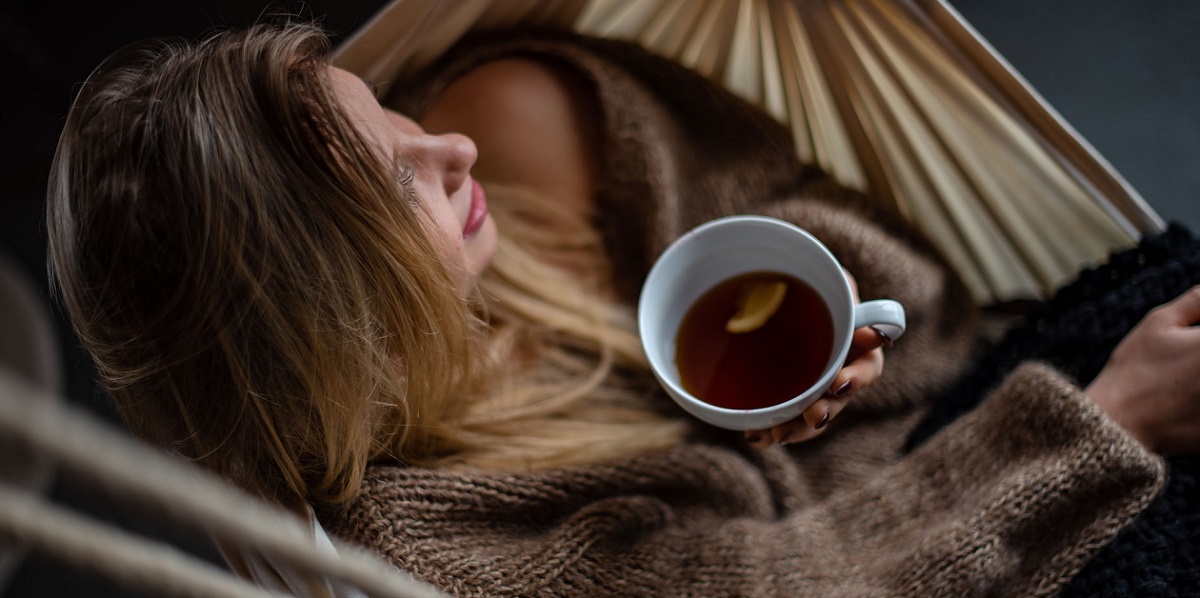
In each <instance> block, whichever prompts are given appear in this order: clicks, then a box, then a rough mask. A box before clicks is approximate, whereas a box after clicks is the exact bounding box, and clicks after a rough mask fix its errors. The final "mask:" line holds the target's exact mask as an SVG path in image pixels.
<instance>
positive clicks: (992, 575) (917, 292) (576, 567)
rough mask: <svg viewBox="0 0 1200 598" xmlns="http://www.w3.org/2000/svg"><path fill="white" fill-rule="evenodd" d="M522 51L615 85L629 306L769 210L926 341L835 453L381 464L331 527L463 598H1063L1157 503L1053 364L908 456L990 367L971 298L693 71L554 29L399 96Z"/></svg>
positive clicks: (1145, 458)
mask: <svg viewBox="0 0 1200 598" xmlns="http://www.w3.org/2000/svg"><path fill="white" fill-rule="evenodd" d="M506 54H523V55H532V56H537V57H541V58H543V59H546V60H555V61H558V62H560V63H562V64H566V65H568V66H570V67H572V68H575V69H577V70H578V72H580V74H581V75H583V76H584V77H585V79H587V80H588V81H591V83H592V85H593V86H594V88H595V91H596V95H597V97H598V98H599V99H600V104H601V107H602V109H603V115H604V125H605V131H606V132H605V138H604V142H603V144H604V145H603V149H604V156H605V164H604V170H603V173H604V176H603V177H602V180H603V182H602V185H601V186H602V189H601V191H602V197H601V202H602V206H601V210H600V212H601V214H604V215H605V216H602V219H604V220H603V221H602V223H601V224H602V228H603V229H604V231H605V233H606V239H607V241H608V243H609V246H610V248H611V253H612V255H613V256H614V264H615V266H616V272H617V274H618V277H619V278H620V279H621V288H622V292H623V296H624V297H625V298H626V299H630V300H631V299H632V298H633V297H635V296H636V290H637V287H638V285H640V283H641V280H642V277H643V276H644V274H645V272H646V269H647V268H648V267H649V264H650V263H651V262H652V260H653V257H654V256H655V255H657V253H658V252H659V251H661V250H662V248H664V247H665V245H666V244H667V243H668V242H669V241H670V240H671V239H673V238H674V237H675V236H676V235H678V234H680V233H681V232H682V231H683V230H686V228H688V227H690V226H692V225H694V224H697V223H699V222H702V221H704V220H707V219H709V218H713V217H716V216H720V215H724V214H729V213H735V212H758V213H766V214H770V215H774V216H777V217H782V218H786V219H789V220H792V221H794V222H797V223H799V224H801V225H802V226H805V227H806V228H809V229H810V230H812V231H814V233H815V234H817V235H818V236H819V237H821V238H822V240H824V241H826V243H828V244H829V245H830V247H831V248H832V249H833V250H834V252H835V253H837V254H838V256H839V258H840V259H842V261H843V263H844V264H845V265H846V266H847V268H848V269H850V270H851V271H852V272H854V273H855V275H856V277H857V278H858V280H859V284H860V288H861V289H862V293H863V296H864V297H875V296H890V297H896V298H899V299H901V301H902V302H903V303H904V304H905V307H906V310H907V311H908V313H909V330H908V332H907V333H906V335H905V337H904V338H903V339H902V341H901V342H900V343H897V346H896V347H895V348H894V349H893V350H891V351H890V352H889V353H888V357H887V360H888V364H887V367H886V369H885V373H884V375H883V377H882V378H881V380H880V381H879V382H878V383H877V384H876V385H875V386H873V387H872V388H871V389H869V390H868V391H867V392H864V393H861V396H856V397H855V399H854V401H853V402H852V403H851V404H852V405H853V406H854V408H853V410H852V411H848V412H847V413H845V414H843V415H842V416H841V417H839V418H838V420H837V421H836V422H834V424H833V426H832V427H831V429H830V430H829V432H828V433H827V434H825V435H823V436H822V437H821V438H819V439H817V440H816V441H813V442H809V443H804V444H801V445H797V446H794V447H789V448H787V449H784V448H779V447H776V448H773V449H771V450H768V451H763V452H759V451H755V450H752V449H750V448H748V447H747V446H745V444H744V443H743V442H742V441H741V440H740V439H739V438H738V435H737V434H734V433H730V432H724V431H720V430H714V429H711V428H707V427H704V426H702V425H700V424H697V425H696V430H697V431H696V434H695V439H694V441H692V442H689V443H687V444H685V445H684V446H681V447H678V448H676V449H674V450H671V451H668V452H665V453H662V454H652V455H644V456H640V457H636V458H630V459H625V460H622V461H619V462H609V463H596V464H594V465H590V466H586V467H578V468H569V469H556V470H550V471H540V472H531V473H530V472H526V473H500V472H451V471H430V470H423V469H419V468H413V467H405V466H402V465H400V464H394V463H392V464H389V463H379V464H375V465H373V466H372V467H371V468H370V469H369V471H368V479H367V482H366V484H365V486H364V488H363V491H362V493H361V495H360V496H359V497H358V498H357V499H356V500H355V501H353V502H352V503H351V504H349V505H347V506H346V507H345V508H343V509H341V510H340V511H338V512H336V513H323V514H321V515H320V516H321V519H322V523H323V524H324V525H325V526H326V528H327V529H329V530H330V531H331V533H333V534H335V535H337V536H340V537H342V538H344V539H347V540H350V541H354V542H357V543H360V544H362V545H364V546H366V547H368V548H370V549H372V550H375V551H377V552H378V553H380V554H381V555H383V556H384V557H385V558H387V559H389V560H390V561H391V562H393V563H395V564H396V566H398V567H400V568H402V569H404V570H406V571H408V572H410V573H412V574H413V575H415V576H417V577H418V578H421V579H424V580H426V581H429V582H430V583H432V584H434V585H436V586H438V587H440V588H442V589H443V590H445V591H447V592H448V593H450V594H453V595H457V596H505V595H510V596H565V595H578V596H769V595H781V596H806V595H814V596H832V597H837V596H854V597H862V596H880V597H882V596H888V597H891V596H922V597H927V596H954V597H955V598H961V597H963V596H1046V595H1051V594H1053V593H1054V592H1056V591H1057V590H1058V589H1059V588H1061V587H1062V586H1063V584H1064V583H1066V581H1067V580H1069V579H1071V577H1072V576H1074V575H1075V573H1077V572H1078V571H1079V569H1080V568H1081V567H1082V566H1083V564H1084V563H1085V562H1086V561H1087V560H1088V559H1089V558H1091V557H1092V556H1093V555H1094V554H1095V553H1096V552H1097V551H1098V550H1100V548H1101V547H1102V546H1104V545H1105V544H1106V543H1107V542H1109V541H1110V540H1111V539H1112V537H1113V536H1114V535H1115V534H1117V533H1118V531H1119V530H1120V529H1122V528H1123V527H1124V526H1126V525H1127V524H1128V523H1129V522H1130V521H1132V520H1133V519H1134V518H1135V517H1136V516H1137V514H1138V513H1139V512H1140V511H1141V510H1142V509H1143V508H1144V507H1145V505H1146V504H1147V503H1148V502H1149V501H1150V500H1151V498H1152V497H1153V496H1154V494H1155V492H1156V491H1157V489H1158V488H1159V487H1160V485H1161V484H1162V478H1163V467H1162V463H1161V461H1160V460H1159V459H1158V458H1157V457H1155V456H1154V455H1151V454H1148V453H1147V452H1146V451H1145V450H1144V449H1143V448H1142V447H1141V446H1140V445H1139V444H1137V443H1136V442H1135V441H1134V440H1133V439H1132V438H1130V437H1129V436H1128V435H1126V434H1125V433H1124V432H1123V431H1122V430H1121V429H1120V428H1118V427H1116V426H1115V425H1114V424H1112V423H1111V422H1110V421H1109V420H1107V419H1106V418H1105V416H1104V415H1103V414H1102V413H1101V412H1100V411H1099V410H1098V409H1097V408H1096V407H1095V406H1094V405H1093V404H1092V403H1091V402H1090V401H1088V400H1087V398H1086V397H1085V396H1083V394H1082V392H1081V391H1080V390H1079V388H1078V387H1077V386H1075V385H1074V384H1073V383H1072V382H1071V381H1070V380H1069V379H1068V378H1067V377H1065V376H1063V375H1062V374H1060V373H1059V372H1058V371H1057V370H1055V369H1053V368H1050V367H1047V366H1044V365H1040V364H1036V363H1027V364H1024V365H1021V366H1020V367H1018V368H1016V369H1015V371H1012V372H1011V373H1010V374H1008V375H1007V377H1006V378H1005V379H1004V381H1003V382H1002V383H1001V384H1000V385H999V386H998V387H997V388H996V389H995V390H994V391H992V392H991V393H990V396H989V397H988V398H987V399H985V400H984V401H983V402H982V403H981V404H980V405H979V406H978V408H976V409H974V410H973V411H971V412H970V413H968V414H966V415H964V416H963V417H960V418H958V419H957V420H956V421H954V422H953V423H950V424H949V425H947V426H945V427H944V428H943V429H942V430H941V431H940V432H938V433H937V434H935V435H933V436H932V437H930V438H929V439H928V441H927V442H924V443H923V444H922V445H921V446H919V447H917V448H916V449H915V450H913V451H912V452H911V453H907V454H906V453H905V450H904V449H905V441H906V440H907V438H908V435H909V432H910V431H911V429H912V427H913V425H914V424H915V423H916V422H917V420H918V419H919V418H921V417H922V415H923V414H924V413H925V412H926V410H927V406H926V404H925V401H926V398H925V397H929V396H932V395H933V393H934V392H935V391H937V390H940V389H943V388H945V387H946V386H947V385H948V384H949V383H950V382H951V381H952V380H953V379H954V378H955V377H956V376H957V375H958V374H959V373H960V372H961V370H962V367H963V365H964V364H965V360H966V358H967V356H968V354H969V353H970V351H969V349H970V347H971V343H972V339H973V337H974V334H973V331H974V328H973V324H974V317H975V316H974V311H973V308H972V306H971V304H970V298H969V296H968V294H967V293H966V291H965V289H964V288H963V286H962V285H961V283H960V282H959V281H958V280H957V279H956V278H955V277H954V276H953V275H951V274H950V273H949V270H948V269H947V267H946V265H945V262H944V261H943V260H942V258H941V257H940V256H939V255H938V254H937V253H936V252H935V251H933V250H932V249H930V246H929V244H928V243H927V242H926V241H925V240H924V239H923V238H922V237H921V236H920V235H919V234H917V233H916V232H915V231H913V230H912V229H911V228H909V227H906V226H905V225H904V224H903V223H902V222H901V221H899V220H898V218H897V217H896V215H894V214H890V213H887V212H886V211H884V210H880V209H879V208H877V207H874V206H873V205H872V204H871V203H870V202H866V201H864V200H863V198H862V197H861V196H858V195H857V194H855V193H851V192H848V191H845V190H843V189H839V188H837V187H836V186H834V185H832V184H831V183H830V182H829V180H828V179H827V178H825V177H824V176H822V175H821V173H819V172H816V171H814V170H811V169H806V168H803V167H801V166H800V165H799V164H798V162H797V160H796V158H795V155H794V153H793V151H792V149H791V144H790V140H789V139H788V138H787V133H786V131H784V130H783V129H782V128H781V127H779V126H778V125H777V124H775V123H774V122H773V121H771V120H770V119H768V118H766V117H764V116H763V115H762V114H761V113H759V112H758V111H756V110H754V109H752V108H750V107H749V106H747V105H745V104H744V103H742V102H740V101H738V100H736V99H735V98H733V97H732V96H729V95H728V94H726V93H724V92H723V91H721V90H720V89H719V88H718V87H716V86H714V85H711V84H709V83H708V82H706V81H703V80H701V79H699V78H697V77H695V76H694V75H691V74H690V73H689V72H687V71H685V70H683V69H681V68H679V67H678V66H677V65H674V64H672V63H669V62H665V61H660V60H658V59H655V58H653V57H650V56H647V55H645V54H644V53H642V52H640V51H639V50H637V49H636V48H635V47H633V46H629V45H625V44H620V43H617V42H607V41H599V40H582V39H575V38H571V37H569V36H568V37H564V38H561V39H557V38H550V37H548V36H541V37H539V38H537V39H527V40H517V41H509V42H503V43H501V44H499V45H482V46H478V47H475V48H472V47H467V49H465V50H463V51H462V52H459V53H452V55H451V56H450V57H449V58H447V61H446V62H443V63H441V64H439V65H436V66H435V68H434V69H433V71H432V73H433V74H432V75H431V77H430V78H428V79H424V80H418V81H413V82H411V83H410V84H408V85H405V86H404V89H405V94H406V95H405V96H404V97H401V98H393V99H392V100H393V101H394V103H396V105H398V107H399V108H400V109H402V110H404V111H407V112H409V113H410V114H413V115H420V114H421V113H422V111H423V107H424V106H425V105H426V104H427V102H428V99H429V98H430V97H434V96H436V94H437V92H438V90H439V89H441V87H442V86H444V85H445V84H446V82H447V81H449V80H452V78H453V77H454V76H456V75H457V74H458V73H461V72H463V71H464V70H466V69H468V68H470V67H471V66H473V65H475V64H479V63H480V62H482V61H484V60H487V59H489V58H491V57H496V56H500V55H506ZM663 400H667V399H666V398H665V397H663Z"/></svg>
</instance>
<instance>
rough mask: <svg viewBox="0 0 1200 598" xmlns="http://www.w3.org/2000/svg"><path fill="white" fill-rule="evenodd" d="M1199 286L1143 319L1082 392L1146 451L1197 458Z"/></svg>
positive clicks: (1199, 446) (1199, 438) (1199, 428)
mask: <svg viewBox="0 0 1200 598" xmlns="http://www.w3.org/2000/svg"><path fill="white" fill-rule="evenodd" d="M1197 323H1200V286H1195V287H1192V288H1191V289H1190V290H1189V291H1188V292H1186V293H1184V294H1183V295H1181V296H1180V297H1178V298H1176V299H1175V300H1174V301H1172V302H1170V303H1167V304H1165V305H1162V306H1159V307H1157V308H1155V309H1154V310H1152V311H1151V312H1150V313H1149V314H1147V315H1146V317H1145V318H1144V319H1142V321H1141V322H1140V323H1138V325H1137V326H1136V327H1134V329H1133V330H1131V331H1130V332H1129V334H1128V335H1126V336H1125V338H1124V339H1122V341H1121V343H1120V344H1118V345H1117V348H1116V350H1114V351H1113V354H1112V356H1111V357H1110V358H1109V360H1108V363H1107V364H1106V365H1105V366H1104V369H1103V370H1101V371H1100V375H1099V376H1097V377H1096V379H1095V380H1094V381H1093V382H1092V383H1091V384H1090V385H1088V387H1087V389H1086V392H1087V394H1088V396H1089V397H1091V398H1092V400H1093V401H1095V402H1096V404H1098V405H1099V406H1100V407H1101V408H1102V409H1104V411H1105V412H1107V413H1108V415H1109V416H1110V417H1111V418H1112V419H1113V420H1115V421H1116V422H1117V423H1119V424H1121V425H1122V426H1123V427H1124V428H1125V429H1126V430H1128V431H1129V433H1130V434H1132V435H1133V437H1134V438H1137V439H1138V440H1139V441H1141V442H1142V444H1144V445H1146V447H1147V448H1149V449H1151V450H1153V451H1155V452H1159V453H1163V454H1176V455H1178V454H1196V453H1200V327H1197V326H1196V324H1197Z"/></svg>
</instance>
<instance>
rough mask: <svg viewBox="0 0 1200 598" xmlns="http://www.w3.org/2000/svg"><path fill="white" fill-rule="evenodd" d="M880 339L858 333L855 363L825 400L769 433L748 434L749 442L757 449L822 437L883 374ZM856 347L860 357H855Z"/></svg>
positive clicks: (837, 378)
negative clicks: (861, 391) (856, 395)
mask: <svg viewBox="0 0 1200 598" xmlns="http://www.w3.org/2000/svg"><path fill="white" fill-rule="evenodd" d="M883 342H884V341H883V340H882V338H881V335H879V334H878V333H876V331H874V330H872V329H870V328H863V329H860V330H857V331H855V339H854V340H853V341H852V344H851V346H852V349H851V354H852V359H850V360H849V361H848V362H847V364H846V366H845V367H843V368H842V369H841V370H840V371H838V373H837V376H835V377H834V379H833V384H832V385H831V386H830V388H829V391H828V392H827V393H826V394H825V396H824V397H822V398H820V399H818V400H817V401H815V402H813V404H812V405H809V406H808V408H807V409H805V410H804V412H803V413H801V414H800V417H797V418H796V419H794V420H792V421H789V422H786V423H783V424H779V425H778V426H775V427H773V428H771V429H769V430H751V431H749V432H746V440H748V441H749V442H750V444H751V445H753V446H754V447H756V448H760V449H762V448H767V447H769V446H771V445H772V444H775V443H779V444H793V443H797V442H804V441H806V440H811V439H813V438H816V437H817V436H820V435H821V434H823V433H824V431H825V430H826V428H827V426H828V425H829V423H830V422H831V421H833V420H834V419H835V418H837V416H838V415H839V414H840V413H841V412H842V410H843V409H845V407H846V404H847V403H848V402H849V400H850V398H851V396H853V395H854V393H856V392H858V391H860V390H862V389H864V388H867V387H868V386H870V385H871V384H873V383H874V382H875V381H876V380H878V379H879V376H880V375H881V374H882V373H883V351H882V350H881V349H880V346H881V345H882V344H883ZM854 347H857V350H858V352H859V353H860V354H859V355H857V356H856V357H855V356H853V353H854V352H855V349H854Z"/></svg>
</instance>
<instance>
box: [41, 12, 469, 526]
mask: <svg viewBox="0 0 1200 598" xmlns="http://www.w3.org/2000/svg"><path fill="white" fill-rule="evenodd" d="M327 45H328V42H327V39H326V37H325V36H324V35H323V34H322V33H321V32H320V31H319V30H317V29H315V28H313V27H309V26H301V25H289V26H272V25H266V24H263V25H257V26H254V27H251V28H249V29H247V30H244V31H239V32H224V33H219V34H216V35H214V36H211V37H209V38H207V39H206V40H204V41H201V42H199V43H197V44H195V45H190V44H187V43H185V42H182V41H170V40H167V41H152V42H145V43H140V44H137V45H135V46H132V47H129V48H126V49H124V50H122V51H119V52H118V53H116V54H115V55H113V56H111V57H110V58H108V59H107V60H106V61H105V62H104V63H103V64H101V65H100V66H99V67H98V68H97V70H96V71H95V72H94V73H93V74H92V75H91V76H90V77H89V78H88V80H87V81H86V82H85V83H84V84H83V86H82V87H81V88H80V90H79V93H78V96H77V97H76V99H75V102H74V104H73V106H72V108H71V110H70V113H69V115H68V117H67V121H66V124H65V127H64V130H63V133H62V136H61V139H60V141H59V146H58V150H57V153H56V155H55V159H54V164H53V167H52V172H51V177H50V183H49V189H48V208H47V209H48V214H47V220H48V227H49V256H50V263H51V269H52V271H53V274H54V276H55V278H56V279H57V288H58V291H59V294H60V296H61V299H62V301H63V302H64V303H65V305H66V308H67V310H68V312H69V314H70V316H71V318H72V321H73V324H74V326H75V328H76V329H77V331H78V333H79V335H80V336H81V338H82V341H83V343H84V345H85V346H86V348H87V349H88V351H89V352H90V353H91V355H92V357H93V359H94V361H95V363H96V366H97V370H98V372H99V374H100V376H101V378H102V381H103V383H104V385H105V386H106V388H107V389H108V391H109V392H110V393H111V395H112V397H113V399H114V401H115V402H116V404H117V407H118V409H119V411H120V413H121V414H122V416H123V418H124V419H125V420H126V422H127V424H128V425H129V426H130V428H131V430H132V431H133V432H134V433H135V434H137V435H140V436H142V437H145V438H147V439H149V440H151V441H153V442H155V443H157V444H160V445H162V446H165V447H169V448H170V449H172V450H174V451H176V452H178V453H179V454H181V455H183V456H184V457H186V458H188V459H192V460H195V461H198V462H200V463H201V464H202V465H204V466H206V467H208V468H210V469H213V470H215V471H217V472H219V473H221V474H224V475H226V476H228V477H230V478H232V479H233V480H234V481H236V482H238V483H240V484H242V485H243V486H245V487H248V488H251V489H254V490H256V491H258V492H260V493H262V494H264V495H265V496H268V497H270V498H273V499H276V500H279V501H281V502H285V503H294V502H295V500H296V499H298V498H302V499H307V500H311V501H313V502H318V503H321V502H339V501H342V500H345V499H346V498H348V497H349V496H351V495H352V494H353V493H354V492H355V491H356V489H357V486H358V483H359V480H360V479H361V475H362V470H363V469H364V467H365V464H366V462H367V461H368V460H369V459H371V458H374V457H376V456H378V455H379V454H381V453H394V454H397V455H400V456H401V457H403V456H404V455H406V454H410V453H411V454H424V453H427V452H430V451H432V450H434V447H433V445H435V444H436V440H435V436H436V425H437V424H438V422H440V421H442V420H443V419H446V418H447V417H448V416H449V415H450V412H451V411H453V410H454V409H457V408H461V406H462V405H463V403H464V400H463V397H464V396H465V395H466V394H467V393H469V392H470V390H471V380H469V379H467V378H466V377H465V373H467V372H470V371H474V368H471V367H469V366H468V364H469V362H470V360H471V359H472V356H473V355H475V354H476V353H477V351H476V350H475V349H474V347H473V345H472V342H471V338H472V336H473V335H472V334H471V331H470V327H471V325H472V318H471V316H470V313H471V312H470V307H469V306H468V305H467V304H466V303H465V302H464V301H463V300H462V299H461V298H460V293H459V292H458V290H457V289H456V285H455V283H454V281H453V280H452V279H451V277H450V276H449V274H448V272H447V271H445V268H444V266H443V265H442V264H441V263H439V261H438V259H437V258H436V256H437V255H438V254H437V253H436V252H435V251H434V250H433V245H432V242H431V241H430V239H429V237H427V235H426V234H425V232H424V228H423V218H424V216H423V215H422V214H420V213H418V212H417V211H416V210H414V208H413V207H412V206H413V205H414V202H412V201H410V199H411V196H409V193H411V191H409V190H407V189H406V188H404V187H403V186H402V185H400V184H398V183H397V178H396V177H397V173H395V172H392V171H391V170H390V169H389V168H387V167H386V166H384V165H383V164H382V161H381V160H379V159H377V158H376V157H375V155H374V154H373V153H372V151H371V149H370V147H369V146H368V145H367V143H366V142H365V141H364V140H363V139H362V138H361V137H360V136H359V135H358V134H357V133H356V130H355V129H354V127H353V126H351V125H350V124H349V123H348V122H347V120H346V119H345V118H344V117H343V111H342V108H341V106H340V105H339V104H338V100H337V98H336V97H334V96H333V95H332V94H331V91H330V89H331V88H330V86H329V85H328V82H327V65H328V63H327V58H326V55H327V52H328V47H327ZM475 336H478V335H475Z"/></svg>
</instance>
